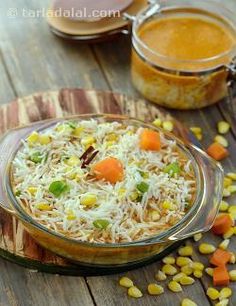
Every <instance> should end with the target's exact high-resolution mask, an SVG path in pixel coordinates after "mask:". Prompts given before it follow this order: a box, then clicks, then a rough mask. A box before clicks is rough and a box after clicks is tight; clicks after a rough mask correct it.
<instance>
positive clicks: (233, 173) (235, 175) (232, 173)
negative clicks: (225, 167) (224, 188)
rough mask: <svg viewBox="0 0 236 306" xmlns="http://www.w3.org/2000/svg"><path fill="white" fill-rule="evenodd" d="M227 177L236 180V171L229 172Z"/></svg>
mask: <svg viewBox="0 0 236 306" xmlns="http://www.w3.org/2000/svg"><path fill="white" fill-rule="evenodd" d="M227 177H229V178H231V180H233V181H236V172H229V173H227Z"/></svg>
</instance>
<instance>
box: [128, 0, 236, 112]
mask: <svg viewBox="0 0 236 306" xmlns="http://www.w3.org/2000/svg"><path fill="white" fill-rule="evenodd" d="M152 2H153V3H154V4H152V5H151V6H149V7H148V8H147V9H145V10H143V11H141V12H140V13H139V14H138V15H137V16H136V18H134V22H133V29H132V60H131V74H132V81H133V84H134V86H135V87H136V89H137V90H138V91H140V92H141V93H142V95H143V96H144V97H145V98H147V99H149V100H151V101H153V102H155V103H157V104H159V105H162V106H165V107H169V108H175V109H197V108H202V107H205V106H208V105H211V104H213V103H216V102H218V101H220V100H221V99H222V98H224V97H226V96H227V78H228V71H229V70H230V67H231V62H232V60H233V58H234V57H235V56H236V19H235V15H234V13H233V12H230V11H229V10H227V9H226V8H225V7H224V6H223V5H221V4H219V3H216V2H215V1H214V0H204V1H203V0H199V1H194V2H193V1H191V0H167V1H161V0H160V1H152ZM186 16H187V17H191V18H193V17H194V18H201V19H204V20H209V21H211V22H213V23H216V24H218V25H219V26H220V27H221V28H225V29H227V31H229V32H230V33H231V34H232V35H233V36H232V37H234V36H235V44H234V45H233V46H232V48H230V50H228V51H227V52H223V53H221V54H218V55H217V56H213V57H209V58H204V59H196V60H189V59H181V60H180V59H177V58H175V57H171V56H165V55H163V54H160V53H158V52H156V51H155V50H153V49H151V48H150V47H149V46H148V45H147V44H146V43H145V42H144V41H143V40H142V38H141V37H140V34H139V33H140V30H142V29H144V27H146V26H147V25H150V23H151V22H153V21H154V22H155V21H156V20H160V19H161V18H162V19H163V18H165V20H166V18H168V17H171V18H173V17H174V18H176V17H178V18H183V17H186ZM163 20H164V19H163ZM153 40H154V41H156V42H155V43H156V44H157V45H158V36H157V37H156V36H155V37H153Z"/></svg>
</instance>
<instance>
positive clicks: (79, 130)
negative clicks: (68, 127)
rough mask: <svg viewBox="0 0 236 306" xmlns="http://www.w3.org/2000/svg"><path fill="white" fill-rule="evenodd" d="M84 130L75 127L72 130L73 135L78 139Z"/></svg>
mask: <svg viewBox="0 0 236 306" xmlns="http://www.w3.org/2000/svg"><path fill="white" fill-rule="evenodd" d="M83 130H84V128H83V127H79V126H78V127H77V128H75V129H74V130H73V135H74V136H77V137H79V136H80V135H81V133H82V132H83Z"/></svg>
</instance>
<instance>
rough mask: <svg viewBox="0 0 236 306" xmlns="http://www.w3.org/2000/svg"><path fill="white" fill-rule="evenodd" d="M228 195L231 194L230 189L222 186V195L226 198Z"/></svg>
mask: <svg viewBox="0 0 236 306" xmlns="http://www.w3.org/2000/svg"><path fill="white" fill-rule="evenodd" d="M230 196H231V193H230V191H229V190H228V189H226V188H224V189H223V197H224V198H228V197H230Z"/></svg>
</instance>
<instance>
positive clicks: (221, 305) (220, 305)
mask: <svg viewBox="0 0 236 306" xmlns="http://www.w3.org/2000/svg"><path fill="white" fill-rule="evenodd" d="M228 304H229V299H222V300H221V301H219V302H218V303H216V304H215V306H227V305H228Z"/></svg>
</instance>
